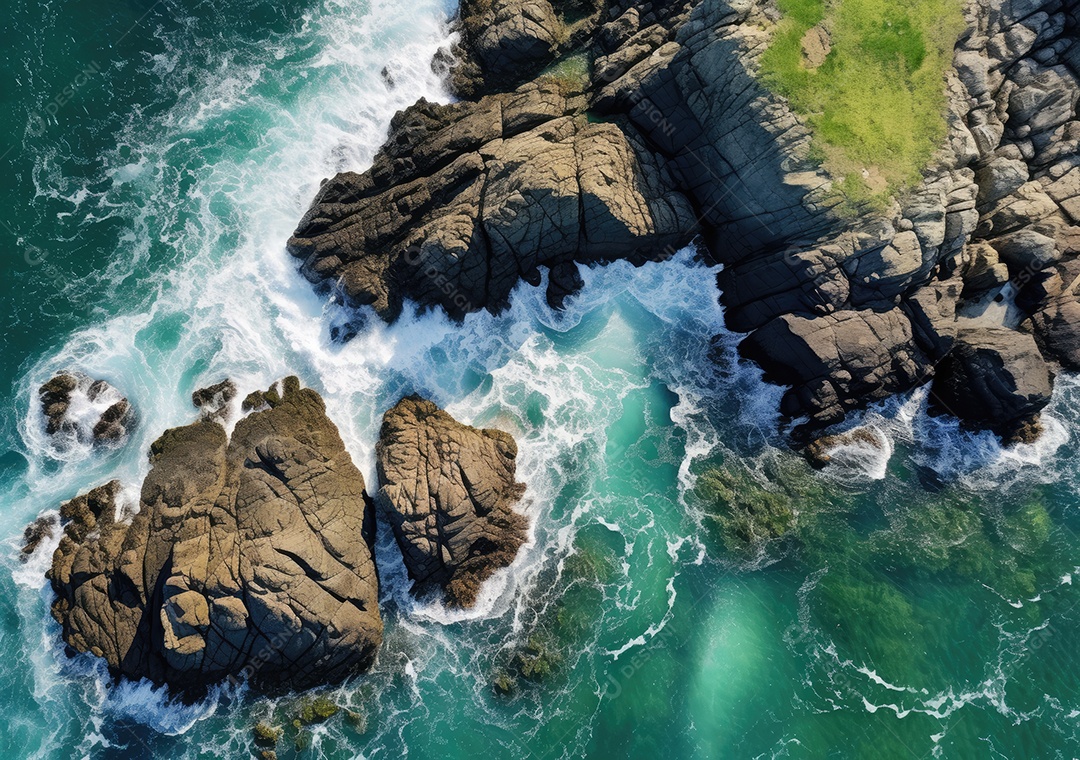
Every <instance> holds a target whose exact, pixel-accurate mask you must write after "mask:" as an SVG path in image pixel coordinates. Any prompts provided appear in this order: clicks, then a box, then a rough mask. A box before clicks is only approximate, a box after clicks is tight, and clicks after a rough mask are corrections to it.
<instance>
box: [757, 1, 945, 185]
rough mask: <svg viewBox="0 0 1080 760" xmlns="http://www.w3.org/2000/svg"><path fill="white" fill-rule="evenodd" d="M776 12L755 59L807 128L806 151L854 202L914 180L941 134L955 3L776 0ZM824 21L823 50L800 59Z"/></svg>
mask: <svg viewBox="0 0 1080 760" xmlns="http://www.w3.org/2000/svg"><path fill="white" fill-rule="evenodd" d="M778 4H779V7H780V10H781V12H782V13H783V18H782V20H781V21H780V23H779V24H778V25H777V28H776V31H775V34H774V36H773V40H772V42H771V44H770V46H769V48H768V50H767V51H766V52H765V54H764V55H763V56H762V59H761V76H762V80H763V81H764V83H765V84H766V85H767V86H768V87H769V88H770V89H772V90H773V91H774V92H776V93H777V94H779V95H782V96H783V97H785V98H787V99H788V101H789V102H790V104H791V107H792V108H793V109H794V111H795V112H796V113H797V114H799V115H800V116H801V117H803V119H804V120H805V121H806V123H807V124H808V125H809V126H810V128H811V129H812V131H813V134H814V145H813V148H812V151H811V155H812V156H814V157H816V158H817V159H818V160H819V161H820V163H822V164H823V165H824V166H825V168H826V169H828V170H829V171H830V172H831V173H832V174H833V175H834V176H836V177H839V178H842V181H841V182H840V183H838V188H837V189H838V191H839V192H840V193H841V194H842V195H843V196H844V197H845V198H847V199H849V200H851V201H853V202H855V203H856V204H860V205H864V204H866V203H870V204H874V203H875V202H877V203H881V202H882V201H883V200H884V199H887V198H888V196H890V195H891V194H893V193H896V192H899V191H901V190H903V189H904V188H905V187H909V186H911V185H912V184H914V183H917V182H918V181H919V180H920V178H921V170H922V169H923V168H924V167H925V166H926V165H927V163H928V162H929V160H930V158H931V156H932V155H933V153H934V152H935V151H936V150H937V148H938V147H939V146H940V145H941V144H942V142H943V141H944V139H945V136H946V132H947V123H946V119H945V113H946V107H947V104H946V95H945V80H944V75H945V72H946V71H947V70H948V69H949V67H950V66H951V65H952V57H953V48H954V46H955V44H956V39H957V37H958V36H959V35H960V33H961V32H962V31H963V29H964V18H963V14H962V7H963V4H962V2H961V1H960V0H831V1H830V2H828V3H826V2H825V0H778ZM818 25H821V27H822V28H823V29H825V30H826V31H827V33H828V36H829V41H830V49H829V52H828V55H827V56H826V57H825V60H824V62H823V63H821V65H820V66H818V67H817V68H811V67H809V66H808V65H807V63H806V61H805V60H804V54H803V39H804V37H805V36H806V35H807V32H809V31H810V30H811V29H813V28H814V27H817V26H818Z"/></svg>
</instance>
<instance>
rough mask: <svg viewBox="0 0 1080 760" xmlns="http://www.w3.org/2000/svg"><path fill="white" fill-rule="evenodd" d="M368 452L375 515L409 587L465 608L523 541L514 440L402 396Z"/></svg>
mask: <svg viewBox="0 0 1080 760" xmlns="http://www.w3.org/2000/svg"><path fill="white" fill-rule="evenodd" d="M375 453H376V457H377V465H378V475H379V486H380V487H379V492H378V494H377V496H376V502H377V504H378V507H379V515H380V518H385V519H386V520H387V522H388V523H389V524H390V527H391V528H392V529H393V531H394V537H395V538H396V539H397V543H398V546H399V547H400V548H401V552H402V554H403V555H404V558H405V566H406V568H407V569H408V571H409V575H410V577H411V578H413V580H414V581H415V582H416V586H417V590H418V591H420V592H421V593H423V592H425V591H427V590H429V589H432V588H441V589H443V590H444V592H445V598H446V600H447V601H448V602H449V603H450V604H452V605H456V606H461V607H469V606H471V605H472V604H474V603H475V601H476V597H477V594H478V593H479V591H480V584H481V583H483V581H484V580H485V579H487V578H488V577H490V576H491V574H492V573H494V572H495V571H496V570H498V569H499V568H501V567H505V566H506V565H509V564H510V563H511V562H512V561H513V560H514V557H515V556H516V554H517V552H518V549H519V548H521V546H522V544H524V543H525V538H526V528H527V521H526V519H525V518H524V517H523V516H522V515H520V514H518V513H516V512H514V509H513V508H514V505H515V504H516V503H517V501H518V500H519V499H520V498H521V496H522V494H523V493H524V492H525V486H524V485H523V484H521V483H518V482H517V481H516V480H515V478H514V475H515V472H516V470H517V464H516V458H517V444H515V443H514V439H513V438H511V437H510V435H508V434H507V433H504V432H502V431H499V430H477V429H476V428H472V427H469V426H467V425H462V424H461V423H460V422H457V421H456V420H455V419H454V418H453V417H451V416H450V415H449V414H447V413H446V412H444V411H442V410H441V409H439V408H438V407H437V406H435V405H434V404H433V403H431V402H430V401H425V400H424V399H421V398H419V397H417V396H409V397H407V398H404V399H402V400H401V401H400V402H399V403H398V405H397V406H395V407H394V408H393V409H391V410H390V411H388V412H387V413H386V416H385V417H384V418H383V424H382V431H381V432H380V434H379V443H378V445H377V446H376V449H375Z"/></svg>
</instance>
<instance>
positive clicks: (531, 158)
mask: <svg viewBox="0 0 1080 760" xmlns="http://www.w3.org/2000/svg"><path fill="white" fill-rule="evenodd" d="M965 16H966V26H967V28H966V29H965V30H964V31H963V33H962V34H961V36H960V39H959V41H958V42H957V44H956V48H955V53H954V59H953V67H952V69H951V70H950V71H949V72H948V74H947V77H946V81H945V82H943V83H942V86H943V87H944V88H946V89H947V92H948V113H947V114H946V119H947V123H948V136H947V139H946V140H945V142H944V144H943V145H942V146H941V148H940V150H939V151H938V153H937V154H936V155H935V157H934V159H933V161H932V163H931V164H930V165H929V166H928V167H927V168H926V169H925V170H924V172H923V180H922V182H921V183H919V184H918V185H917V186H916V187H913V188H911V189H910V190H908V191H907V192H905V193H903V194H902V196H900V197H896V198H894V200H893V202H892V204H891V206H890V208H888V209H887V210H886V211H884V212H882V211H876V210H874V209H873V208H870V207H864V208H856V209H855V211H854V213H853V212H852V209H851V208H850V206H851V204H850V203H849V204H846V205H845V204H844V203H843V201H842V200H841V199H839V198H838V195H837V193H836V192H835V178H833V177H831V176H829V174H828V173H827V172H826V171H825V170H824V169H822V168H821V166H819V165H817V164H816V163H815V162H814V160H813V159H812V155H811V150H810V148H811V139H812V138H811V133H810V131H809V130H808V129H807V128H806V127H805V126H804V125H803V123H802V122H801V121H800V119H799V118H798V117H796V115H795V114H794V113H793V112H792V111H791V109H790V108H789V107H788V105H787V103H786V101H785V100H784V99H782V98H780V97H777V96H776V95H774V94H772V93H771V92H769V91H768V90H767V89H766V88H765V87H764V86H763V85H762V84H761V83H760V82H759V81H758V79H757V76H756V74H757V69H758V66H759V61H760V57H761V54H762V52H763V51H764V49H765V48H766V47H767V43H768V40H769V34H770V30H772V29H773V28H775V26H776V21H777V19H778V12H777V11H776V9H775V7H774V6H772V5H771V4H770V3H767V2H756V1H753V0H737V1H731V2H725V1H724V0H681V1H680V2H673V3H660V2H633V1H631V0H611V1H610V2H599V1H592V0H464V1H463V2H462V4H461V10H460V17H459V19H458V21H457V22H456V23H457V24H458V30H459V33H460V42H459V44H458V45H457V46H456V48H455V49H454V50H452V51H446V53H445V54H444V55H441V56H439V58H438V60H437V61H436V65H438V66H442V67H445V69H446V71H447V73H448V76H449V80H450V82H451V85H452V89H453V91H454V93H455V94H456V95H457V96H458V97H459V99H460V100H459V102H457V103H454V104H451V105H435V104H431V103H428V102H425V101H421V102H419V103H417V104H416V105H414V106H412V107H410V108H408V109H406V110H405V111H403V112H401V113H399V114H398V115H397V116H396V117H395V118H394V120H393V122H392V125H391V129H390V135H389V137H388V139H387V141H386V143H385V145H384V146H383V148H382V149H381V151H380V152H379V154H378V155H377V156H376V158H375V160H374V163H373V165H372V167H371V168H370V169H368V170H367V171H365V172H363V173H354V172H345V173H342V174H339V175H337V176H336V177H334V178H332V179H330V180H328V181H326V182H325V184H324V185H323V187H322V189H321V190H320V192H319V194H318V196H317V197H316V199H315V201H314V203H313V204H312V206H311V209H310V210H309V211H308V213H307V214H306V215H305V216H304V218H303V220H302V221H301V222H300V224H299V226H298V227H297V229H296V232H295V234H294V235H293V237H292V238H291V239H290V241H289V250H290V252H291V253H292V254H293V255H294V256H295V257H296V258H297V259H299V260H300V262H301V271H302V273H303V274H304V276H305V277H306V278H307V279H308V280H310V281H311V282H312V283H314V284H315V285H316V286H317V287H319V288H322V289H324V290H327V291H330V292H332V293H334V295H335V297H337V298H339V299H340V300H342V301H343V302H344V303H347V304H349V305H352V306H355V307H358V308H363V309H367V308H370V309H372V310H374V312H375V313H376V314H377V315H378V316H379V317H381V318H383V319H385V320H388V321H392V320H394V319H395V318H396V317H397V315H398V314H399V313H400V312H401V309H402V304H403V302H404V301H405V300H406V299H409V300H411V301H413V302H415V303H417V304H419V306H420V307H421V308H441V309H444V310H445V311H446V312H447V313H448V314H450V315H451V316H453V317H455V318H459V319H460V318H463V317H464V316H465V315H466V314H468V313H470V312H473V311H477V310H480V309H489V310H492V311H496V312H497V311H499V310H501V309H503V308H505V307H506V306H507V304H508V299H509V296H510V292H511V290H512V289H513V287H514V286H515V285H516V284H517V283H518V282H519V281H521V280H524V281H526V282H528V283H530V284H533V285H538V284H540V283H542V282H544V281H545V280H546V286H547V296H548V301H549V302H550V304H551V305H552V306H553V307H554V308H558V307H559V306H561V304H562V303H563V301H564V299H565V298H566V297H567V296H568V295H570V294H572V293H574V292H575V291H576V290H577V289H578V288H579V287H580V285H581V278H580V276H579V274H578V269H577V266H578V265H579V264H597V263H604V262H607V261H611V260H615V259H627V260H630V261H632V262H634V263H635V264H640V263H644V262H646V261H662V260H664V259H666V258H669V257H670V256H671V255H672V253H674V251H676V250H678V249H679V248H682V247H684V246H686V245H689V244H692V243H696V244H697V246H698V249H699V252H700V254H701V255H702V256H703V257H704V258H705V259H706V260H708V261H709V262H716V263H721V264H723V271H722V272H721V273H720V275H719V278H718V283H717V285H718V289H719V292H718V297H719V298H720V300H721V302H722V304H723V305H724V307H725V315H726V321H727V325H728V327H729V329H731V330H732V331H734V332H737V333H745V334H746V337H745V338H744V339H743V341H742V344H741V347H740V351H741V354H742V355H743V356H744V357H745V358H746V359H749V360H751V361H753V362H755V363H756V364H758V365H759V366H760V367H761V368H762V369H763V370H764V372H765V378H766V380H768V381H770V382H773V383H776V384H779V385H783V386H787V387H788V391H787V393H786V394H785V396H784V398H783V402H782V408H781V412H782V413H783V415H784V417H785V418H786V419H787V420H790V421H792V422H793V423H794V425H793V431H792V440H793V442H794V443H795V444H796V445H798V446H800V447H801V446H804V445H806V444H808V443H810V442H812V441H813V440H815V439H816V438H818V437H820V436H821V435H823V434H824V433H827V432H830V431H829V429H830V428H832V427H833V426H837V425H841V424H842V423H844V422H845V420H846V419H847V416H848V413H849V412H851V411H854V410H858V409H862V408H864V407H865V406H866V405H867V404H869V403H872V402H876V401H881V400H883V399H886V398H888V397H890V396H893V395H895V394H898V393H903V392H906V391H909V390H911V389H913V388H916V387H919V386H922V385H926V384H930V386H931V392H930V395H931V404H930V408H931V411H932V412H934V413H942V414H951V415H954V416H956V417H958V418H959V419H960V420H961V422H962V423H964V424H965V425H967V426H970V427H972V428H976V429H990V430H993V431H994V432H995V433H996V434H998V435H999V436H1000V437H1001V438H1002V440H1003V441H1004V442H1006V443H1014V442H1018V441H1031V440H1033V439H1034V438H1036V437H1037V436H1038V435H1039V431H1040V425H1039V416H1040V413H1041V411H1042V410H1043V408H1045V406H1046V405H1047V404H1048V403H1049V400H1050V396H1051V393H1052V388H1053V379H1054V372H1055V371H1056V370H1057V369H1058V368H1064V369H1066V370H1076V369H1077V368H1080V302H1078V300H1077V290H1076V285H1077V284H1078V282H1080V279H1078V278H1080V259H1078V257H1077V256H1078V254H1080V226H1077V223H1078V222H1080V120H1078V119H1077V114H1076V106H1077V100H1078V99H1080V85H1078V80H1080V77H1078V71H1080V42H1077V32H1078V30H1080V11H1078V9H1077V7H1076V6H1075V4H1072V3H1067V2H1062V1H1061V0H971V1H970V2H968V4H967V7H966V11H965ZM842 206H843V208H841V207H842ZM339 337H341V338H342V339H347V338H348V337H349V332H348V331H346V332H345V333H343V334H341V335H340V336H339Z"/></svg>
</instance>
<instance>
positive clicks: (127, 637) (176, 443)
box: [49, 378, 382, 694]
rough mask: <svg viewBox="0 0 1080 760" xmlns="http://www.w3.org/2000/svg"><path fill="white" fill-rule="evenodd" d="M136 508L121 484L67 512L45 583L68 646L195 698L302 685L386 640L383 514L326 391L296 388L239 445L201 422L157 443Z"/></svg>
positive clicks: (286, 386) (267, 405) (268, 408)
mask: <svg viewBox="0 0 1080 760" xmlns="http://www.w3.org/2000/svg"><path fill="white" fill-rule="evenodd" d="M150 459H151V462H152V464H153V466H152V468H151V470H150V473H149V474H148V475H147V477H146V480H145V481H144V482H143V485H142V494H141V497H140V505H139V511H138V513H137V514H136V515H135V516H134V517H133V518H131V519H130V521H127V520H125V519H123V518H122V516H121V515H118V514H117V506H116V503H115V500H116V496H117V491H118V487H117V484H116V483H111V484H109V485H107V486H103V487H101V488H98V489H95V490H93V491H91V492H90V493H88V494H86V495H85V496H81V497H79V498H77V499H74V500H73V501H71V502H68V503H67V504H65V505H64V507H63V509H62V512H61V514H62V518H63V519H64V520H65V521H66V526H65V528H64V536H63V538H62V539H61V542H60V545H59V548H58V549H57V550H56V553H55V556H54V558H53V565H52V569H51V571H50V572H49V577H50V579H51V581H52V586H53V589H54V590H55V592H56V595H57V598H56V601H55V602H54V604H53V615H54V617H55V618H56V619H57V620H58V621H59V622H60V624H61V626H62V627H63V636H64V639H65V641H66V642H67V643H68V645H69V646H70V647H71V648H72V649H74V650H76V651H79V652H91V653H93V654H94V655H96V656H98V657H102V658H104V659H105V660H106V661H107V662H108V664H109V667H110V669H111V670H112V671H113V672H114V673H117V674H119V675H123V676H127V677H130V678H149V679H150V680H152V681H153V682H155V683H167V684H169V685H171V686H172V687H174V688H177V689H178V690H180V691H182V692H185V693H188V694H197V693H199V692H200V691H201V690H202V689H203V688H205V686H207V685H208V684H212V683H214V682H216V681H219V680H221V679H223V678H226V677H236V678H241V679H247V680H249V681H250V682H252V683H253V684H254V685H255V686H257V687H259V688H266V689H273V688H277V687H288V688H305V687H308V686H312V685H315V684H321V683H326V682H332V681H337V680H340V679H343V678H345V677H346V676H349V675H351V674H353V673H357V672H359V671H363V670H365V669H366V668H368V667H369V666H370V665H371V662H372V660H373V658H374V656H375V652H376V650H377V648H378V646H379V643H380V641H381V638H382V621H381V618H380V616H379V609H378V580H377V577H376V572H375V564H374V561H373V558H372V550H371V542H372V533H373V523H372V520H373V514H372V509H371V507H370V506H369V504H368V501H367V498H366V494H365V492H364V479H363V476H362V475H361V474H360V472H359V471H358V470H357V469H356V467H355V466H354V465H353V463H352V461H351V459H350V457H349V454H348V452H347V451H346V450H345V447H344V445H343V443H342V441H341V438H340V436H339V435H338V432H337V429H336V428H335V427H334V425H333V423H332V422H331V421H330V420H329V419H328V418H327V416H326V413H325V408H324V405H323V402H322V399H321V398H320V397H319V395H318V394H317V393H315V392H314V391H312V390H308V389H301V388H300V384H299V381H298V380H297V379H296V378H287V379H286V380H284V381H283V382H282V383H281V384H280V389H273V390H272V391H270V392H268V393H267V394H264V395H263V396H262V403H261V405H260V407H259V408H258V409H256V410H255V411H253V412H251V413H250V414H249V415H248V416H246V417H244V418H243V419H241V420H240V421H239V422H237V424H236V427H235V429H234V431H233V434H232V437H231V439H230V438H228V437H226V433H225V430H224V429H223V428H222V426H221V425H220V424H219V423H217V422H215V421H213V420H210V419H203V420H200V421H199V422H196V423H194V424H191V425H188V426H186V427H181V428H175V429H172V430H168V431H166V432H165V433H164V434H163V435H162V436H161V437H160V438H159V439H158V440H157V441H156V442H155V443H154V445H153V446H152V449H151V455H150Z"/></svg>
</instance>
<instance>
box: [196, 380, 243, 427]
mask: <svg viewBox="0 0 1080 760" xmlns="http://www.w3.org/2000/svg"><path fill="white" fill-rule="evenodd" d="M234 398H236V384H235V383H233V381H232V380H222V381H221V382H220V383H215V384H214V385H210V386H207V387H206V388H200V389H199V390H197V391H195V392H194V393H192V394H191V403H192V405H193V406H194V407H195V408H196V409H198V410H199V411H200V412H201V413H202V418H203V419H204V420H214V421H216V422H221V423H225V422H227V421H228V420H229V416H230V414H229V412H230V406H229V405H230V404H232V401H233V399H234Z"/></svg>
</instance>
